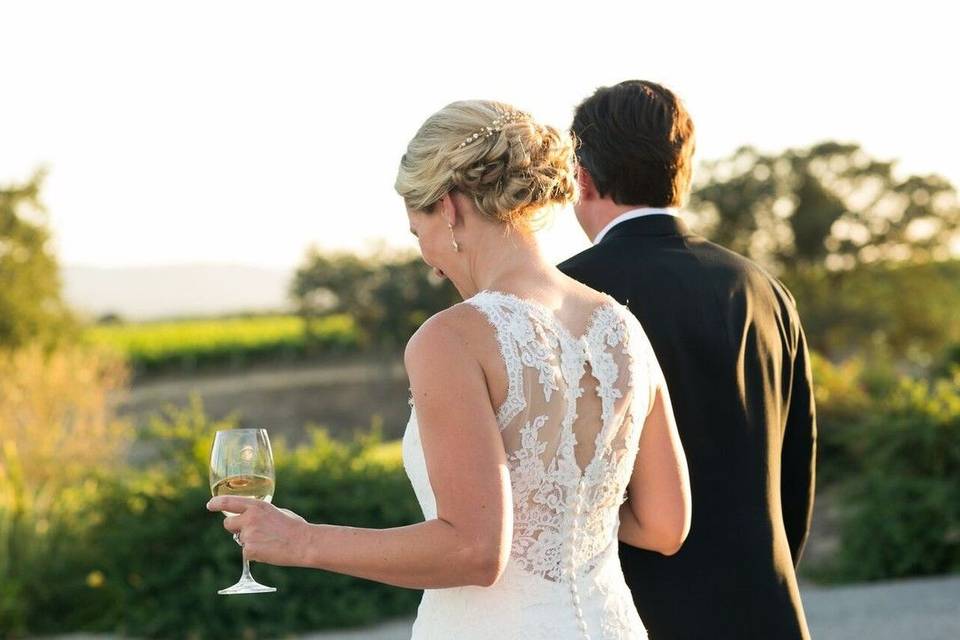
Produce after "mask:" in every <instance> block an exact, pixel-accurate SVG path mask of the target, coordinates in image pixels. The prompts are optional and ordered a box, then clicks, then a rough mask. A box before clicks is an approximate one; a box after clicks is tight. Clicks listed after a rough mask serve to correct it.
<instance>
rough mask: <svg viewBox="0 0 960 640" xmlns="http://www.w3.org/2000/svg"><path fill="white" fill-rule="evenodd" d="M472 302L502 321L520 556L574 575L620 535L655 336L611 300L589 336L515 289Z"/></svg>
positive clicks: (505, 433) (557, 575) (555, 575)
mask: <svg viewBox="0 0 960 640" xmlns="http://www.w3.org/2000/svg"><path fill="white" fill-rule="evenodd" d="M469 302H470V304H472V305H473V306H475V307H476V308H477V309H479V310H480V311H481V312H482V313H483V314H484V315H485V316H486V317H487V319H488V320H489V321H490V323H491V324H492V325H493V327H494V328H495V330H496V333H497V340H498V342H499V344H500V351H501V354H502V355H503V360H504V364H505V366H506V370H507V379H508V393H507V399H506V401H505V402H504V403H503V405H502V406H501V407H500V409H499V411H498V414H497V419H498V422H499V425H500V430H501V435H502V437H503V443H504V449H505V451H506V453H507V461H508V464H509V467H510V476H511V482H512V487H513V503H514V524H513V526H514V534H513V543H512V549H511V561H512V562H517V563H519V564H520V565H521V566H522V567H523V569H524V570H526V571H527V572H530V573H534V574H537V575H540V576H542V577H544V578H546V579H548V580H554V581H570V580H573V579H575V578H576V577H578V576H580V575H583V574H585V573H587V572H589V571H590V570H591V569H592V568H593V566H595V564H596V563H597V562H598V561H599V559H600V557H601V555H602V554H603V553H604V552H605V551H609V550H610V546H611V545H615V544H616V539H617V527H618V524H619V508H620V505H621V504H622V502H623V499H624V492H625V490H626V486H627V483H628V482H629V479H630V476H631V473H632V471H633V466H634V460H635V457H636V451H637V443H638V440H639V436H640V427H641V426H642V424H643V420H644V418H645V417H646V414H647V412H648V407H649V403H650V398H651V395H650V379H651V377H650V375H649V367H650V363H651V360H650V353H651V352H650V351H649V343H648V342H647V341H646V337H645V335H644V334H643V331H642V329H641V328H640V325H639V323H637V322H636V320H635V319H634V318H633V316H632V315H631V314H630V312H629V311H627V310H626V309H625V308H623V307H620V306H619V305H617V304H616V303H614V302H612V301H611V302H610V303H608V304H605V305H601V306H600V307H598V308H597V309H596V310H595V311H594V313H593V314H592V316H591V318H590V320H589V322H588V323H587V329H586V331H585V332H584V333H583V335H581V336H574V335H573V334H572V333H571V332H570V331H569V330H567V329H566V328H565V327H564V326H563V325H561V324H560V323H559V321H558V320H557V319H556V317H555V316H553V314H552V313H551V312H550V311H548V310H546V309H544V308H542V307H540V306H539V305H537V304H536V303H533V302H530V301H526V300H522V299H520V298H517V297H515V296H512V295H509V294H504V293H498V292H491V291H484V292H481V293H480V294H478V295H477V296H474V297H473V298H471V299H470V300H469ZM653 362H655V360H654V361H653Z"/></svg>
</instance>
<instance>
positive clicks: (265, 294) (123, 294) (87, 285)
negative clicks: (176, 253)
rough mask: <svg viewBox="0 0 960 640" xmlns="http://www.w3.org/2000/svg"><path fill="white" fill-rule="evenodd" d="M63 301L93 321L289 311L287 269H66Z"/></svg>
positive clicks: (289, 275) (202, 266)
mask: <svg viewBox="0 0 960 640" xmlns="http://www.w3.org/2000/svg"><path fill="white" fill-rule="evenodd" d="M62 274H63V284H64V295H65V297H66V299H67V301H68V302H69V303H70V305H71V306H73V307H74V308H75V309H77V310H78V311H80V312H82V313H85V314H89V315H91V316H95V317H96V316H100V315H103V314H105V313H116V314H119V315H120V316H121V317H123V318H124V319H130V320H146V319H153V318H167V317H174V316H208V315H218V314H224V313H236V312H245V311H283V310H287V309H289V308H290V303H289V301H288V299H287V288H288V286H289V284H290V280H291V278H292V276H293V274H292V271H290V270H286V269H268V268H261V267H250V266H242V265H218V264H195V265H175V266H168V267H130V268H97V267H64V268H63V270H62Z"/></svg>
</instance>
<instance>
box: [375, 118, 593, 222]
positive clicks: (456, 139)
mask: <svg viewBox="0 0 960 640" xmlns="http://www.w3.org/2000/svg"><path fill="white" fill-rule="evenodd" d="M517 115H520V116H521V117H512V116H517ZM505 116H507V117H505ZM494 125H496V126H494ZM475 134H479V135H475ZM574 162H575V155H574V150H573V141H572V140H571V138H570V136H569V134H567V133H561V132H560V131H558V130H557V129H555V128H553V127H551V126H548V125H542V124H539V123H537V122H535V121H534V120H533V119H531V118H530V117H529V116H526V114H521V113H520V112H517V111H516V110H515V109H514V108H513V107H511V106H510V105H508V104H504V103H502V102H492V101H489V100H466V101H460V102H454V103H452V104H449V105H447V106H446V107H444V108H443V109H441V110H440V111H438V112H436V113H435V114H433V115H432V116H430V117H429V118H427V120H426V122H424V123H423V125H422V126H421V127H420V130H419V131H417V134H416V135H415V136H414V137H413V139H412V140H411V141H410V144H409V145H407V152H406V153H405V154H403V157H402V158H401V159H400V168H399V169H398V171H397V181H396V184H395V185H394V188H395V189H396V190H397V193H399V194H400V195H401V196H402V197H403V199H404V201H405V202H406V205H407V208H409V209H412V210H417V211H429V210H430V209H431V208H432V207H433V205H434V204H436V202H437V201H439V200H440V199H441V198H442V197H443V196H444V195H446V194H447V193H449V192H450V191H453V190H456V191H459V192H460V193H462V194H464V195H467V196H469V197H470V198H471V199H472V200H473V203H474V205H476V208H477V211H479V212H480V213H481V214H483V215H484V216H486V217H487V218H489V219H491V220H495V221H498V222H503V223H507V224H511V225H513V226H517V227H527V228H533V227H535V226H537V225H538V224H539V223H540V222H541V221H542V216H543V214H545V213H546V212H549V210H550V209H552V206H563V205H566V204H569V203H571V202H573V201H575V200H576V198H577V181H576V177H575V168H574Z"/></svg>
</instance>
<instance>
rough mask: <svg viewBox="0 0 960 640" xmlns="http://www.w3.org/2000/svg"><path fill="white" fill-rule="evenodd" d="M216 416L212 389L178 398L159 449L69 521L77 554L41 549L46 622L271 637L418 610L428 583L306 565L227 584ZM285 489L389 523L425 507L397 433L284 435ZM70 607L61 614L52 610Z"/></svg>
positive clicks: (413, 516) (35, 593)
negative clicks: (214, 467) (261, 589)
mask: <svg viewBox="0 0 960 640" xmlns="http://www.w3.org/2000/svg"><path fill="white" fill-rule="evenodd" d="M231 426H232V424H231V423H230V422H228V421H225V422H219V423H214V422H211V421H209V420H208V419H207V418H206V416H205V415H204V414H203V410H202V407H201V406H200V405H199V403H195V404H194V406H193V407H192V408H190V409H186V410H175V409H170V410H169V411H168V412H167V413H166V414H165V415H163V416H158V417H156V418H155V419H154V420H153V421H152V424H151V425H150V426H149V427H148V428H147V429H146V431H145V432H144V433H143V434H142V438H143V442H142V444H143V445H144V446H145V448H146V449H148V450H149V451H150V452H151V459H153V460H157V461H159V462H157V463H153V464H147V465H146V466H145V468H142V469H139V470H130V471H127V472H124V473H120V474H115V475H114V476H113V477H110V478H106V479H104V480H102V482H101V483H100V485H99V488H98V492H97V496H96V499H95V500H93V501H92V502H91V504H90V508H89V511H88V516H89V518H88V522H87V523H85V524H84V525H83V526H82V527H74V528H72V530H69V531H64V532H63V533H62V534H61V535H63V536H65V537H66V539H67V540H69V542H68V543H67V544H66V546H67V551H68V553H67V554H66V555H65V556H59V557H55V558H51V559H50V560H49V561H46V560H45V559H43V558H41V559H37V561H36V564H35V565H34V567H33V568H32V569H33V570H32V577H31V580H30V588H29V589H28V590H27V592H28V594H29V602H27V608H28V616H27V620H28V622H29V628H30V630H31V631H33V632H44V633H53V632H62V631H65V630H70V631H76V630H88V631H114V632H121V633H124V634H127V635H130V636H134V637H151V638H240V637H243V638H258V637H276V636H280V635H283V634H286V633H292V632H298V631H300V632H302V631H309V630H316V629H321V628H331V627H343V626H351V625H360V624H367V623H370V622H374V621H377V620H380V619H383V618H388V617H391V616H396V615H399V614H404V613H409V612H411V611H413V610H414V608H415V607H416V604H417V602H418V600H419V592H417V591H412V590H406V589H398V588H392V587H388V586H385V585H381V584H378V583H374V582H369V581H365V580H359V579H354V578H350V577H346V576H341V575H336V574H331V573H326V572H321V571H316V570H306V569H290V568H277V567H271V566H267V565H254V567H253V571H254V575H255V576H256V577H257V578H258V579H259V580H260V581H261V582H263V583H265V584H270V585H273V586H276V587H277V588H278V589H279V592H278V593H277V594H265V595H256V596H231V597H225V596H219V595H217V593H216V591H217V589H219V588H222V587H225V586H228V585H230V584H232V583H233V582H234V581H235V580H236V579H237V577H238V576H239V572H240V569H241V554H240V550H239V548H238V547H237V546H236V544H235V543H234V542H233V540H232V539H231V538H230V536H229V534H228V533H227V532H225V531H224V530H223V528H222V526H221V516H220V515H219V514H211V513H209V512H207V510H206V509H205V504H206V502H207V500H208V499H209V497H210V490H209V487H208V484H207V463H208V455H209V450H210V444H211V442H212V438H213V435H214V433H215V431H216V430H217V429H224V428H230V427H231ZM274 455H275V462H276V469H277V496H276V502H277V504H278V505H280V506H284V507H287V508H290V509H293V510H294V511H296V512H297V513H299V514H301V515H303V516H304V517H306V518H307V519H308V520H310V521H313V522H325V523H335V524H350V525H355V526H370V527H390V526H398V525H404V524H409V523H412V522H415V521H418V520H420V519H421V514H420V511H419V508H418V506H417V503H416V501H415V498H414V496H413V493H412V490H411V488H410V486H409V483H408V481H407V479H406V477H405V475H404V472H403V469H402V465H401V462H400V459H399V450H398V448H397V446H396V445H383V444H382V443H380V442H379V440H378V438H377V437H376V435H374V436H371V437H366V438H362V439H359V440H357V441H355V442H351V443H344V442H338V441H334V440H332V439H330V438H329V437H328V436H327V435H326V433H325V432H323V431H322V430H313V431H312V434H311V440H310V442H309V444H307V445H304V446H301V447H298V448H297V449H295V450H288V449H287V447H286V446H285V445H284V444H283V442H275V443H274ZM50 611H57V612H59V615H58V616H56V617H55V618H54V617H52V616H49V615H48V612H50Z"/></svg>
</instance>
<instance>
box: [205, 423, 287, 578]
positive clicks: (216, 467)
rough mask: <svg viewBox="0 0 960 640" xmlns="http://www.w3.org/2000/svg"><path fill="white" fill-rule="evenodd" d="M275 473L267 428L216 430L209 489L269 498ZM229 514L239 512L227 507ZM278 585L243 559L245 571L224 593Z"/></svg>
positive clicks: (227, 513) (270, 497)
mask: <svg viewBox="0 0 960 640" xmlns="http://www.w3.org/2000/svg"><path fill="white" fill-rule="evenodd" d="M274 484H275V477H274V473H273V451H272V450H271V449H270V438H269V437H268V436H267V430H266V429H230V430H228V431H217V436H216V438H214V441H213V449H212V450H211V451H210V491H211V493H213V495H214V496H241V497H244V498H255V499H257V500H264V501H265V502H270V501H271V500H273V488H274ZM224 513H225V514H226V515H228V516H232V515H236V514H234V513H230V512H227V511H224ZM271 591H276V588H275V587H268V586H265V585H262V584H260V583H259V582H257V581H256V580H254V579H253V576H251V575H250V562H249V561H248V560H247V559H246V558H244V559H243V575H241V576H240V580H239V581H238V582H237V583H236V584H235V585H233V586H232V587H227V588H226V589H221V590H220V591H217V593H219V594H221V595H233V594H236V593H268V592H271Z"/></svg>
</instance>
